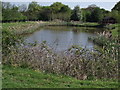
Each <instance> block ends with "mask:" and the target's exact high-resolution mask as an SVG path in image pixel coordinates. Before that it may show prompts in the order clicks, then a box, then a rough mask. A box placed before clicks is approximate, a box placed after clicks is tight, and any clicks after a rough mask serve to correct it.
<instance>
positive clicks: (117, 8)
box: [112, 1, 120, 11]
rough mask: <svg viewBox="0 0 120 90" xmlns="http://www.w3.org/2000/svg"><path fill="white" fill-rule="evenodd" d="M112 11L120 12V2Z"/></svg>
mask: <svg viewBox="0 0 120 90" xmlns="http://www.w3.org/2000/svg"><path fill="white" fill-rule="evenodd" d="M112 10H117V11H120V1H119V2H118V3H117V4H116V5H115V6H114V7H113V8H112Z"/></svg>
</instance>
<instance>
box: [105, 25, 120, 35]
mask: <svg viewBox="0 0 120 90" xmlns="http://www.w3.org/2000/svg"><path fill="white" fill-rule="evenodd" d="M106 28H108V29H110V31H111V32H112V36H113V37H116V36H118V32H119V30H120V24H110V25H107V26H106Z"/></svg>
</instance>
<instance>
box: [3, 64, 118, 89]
mask: <svg viewBox="0 0 120 90" xmlns="http://www.w3.org/2000/svg"><path fill="white" fill-rule="evenodd" d="M2 87H3V88H117V87H118V82H113V81H107V82H105V81H100V80H98V81H97V80H96V81H89V80H77V79H75V78H72V77H69V76H64V75H56V74H47V73H42V72H39V71H36V70H31V69H28V68H20V67H13V66H7V65H4V66H3V86H2Z"/></svg>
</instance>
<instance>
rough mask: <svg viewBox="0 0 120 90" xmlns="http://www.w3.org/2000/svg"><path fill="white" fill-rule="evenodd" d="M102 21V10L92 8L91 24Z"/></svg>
mask: <svg viewBox="0 0 120 90" xmlns="http://www.w3.org/2000/svg"><path fill="white" fill-rule="evenodd" d="M102 19H103V13H102V10H101V9H100V8H99V7H96V8H94V10H93V11H92V12H91V21H92V22H100V21H102Z"/></svg>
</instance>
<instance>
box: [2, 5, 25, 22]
mask: <svg viewBox="0 0 120 90" xmlns="http://www.w3.org/2000/svg"><path fill="white" fill-rule="evenodd" d="M2 5H3V6H2V21H4V22H8V21H20V20H24V19H26V16H24V15H23V14H22V13H21V12H19V10H18V9H19V7H17V6H15V5H11V4H10V3H3V4H2Z"/></svg>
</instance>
